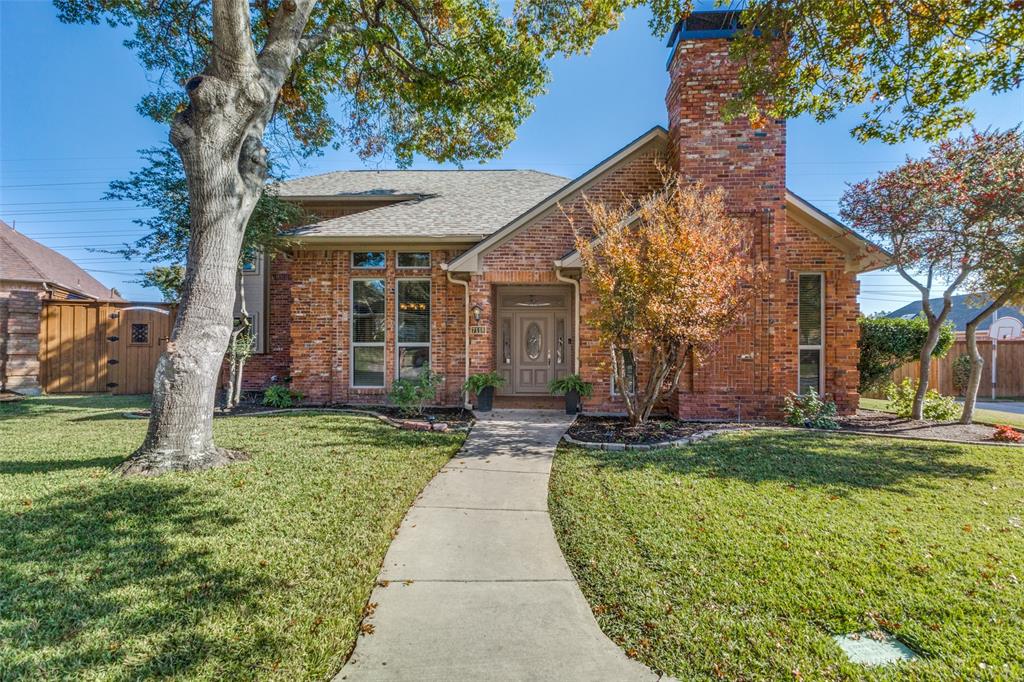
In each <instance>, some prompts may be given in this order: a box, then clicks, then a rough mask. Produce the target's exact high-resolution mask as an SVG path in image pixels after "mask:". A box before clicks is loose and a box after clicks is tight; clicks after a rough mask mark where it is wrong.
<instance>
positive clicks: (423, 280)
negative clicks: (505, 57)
mask: <svg viewBox="0 0 1024 682" xmlns="http://www.w3.org/2000/svg"><path fill="white" fill-rule="evenodd" d="M721 16H724V15H720V14H718V13H697V14H695V15H693V16H692V17H691V18H690V19H689V20H687V23H686V24H680V25H679V26H677V28H676V30H675V31H674V33H673V37H672V40H671V42H670V47H671V49H672V54H671V57H670V59H669V64H668V69H669V73H670V77H671V78H670V87H669V90H668V93H667V95H666V106H667V109H668V130H665V129H664V128H662V127H660V126H656V127H654V128H652V129H651V130H649V131H647V132H646V133H644V134H643V135H641V136H640V137H638V138H636V139H634V140H633V141H631V142H629V143H628V144H626V145H625V146H623V147H622V148H621V149H619V150H618V151H615V152H614V153H612V154H611V156H609V157H608V158H606V159H605V160H604V161H602V162H601V163H599V164H598V165H596V166H595V167H594V168H592V169H591V170H589V171H587V172H585V173H584V174H583V175H581V176H579V177H577V178H575V179H573V180H567V179H565V178H558V177H555V176H551V175H547V174H544V173H538V172H533V171H487V170H483V171H382V172H376V171H342V172H337V173H327V174H324V175H318V176H313V177H307V178H300V179H297V180H292V181H289V182H285V183H282V185H281V186H280V194H281V196H283V197H285V198H288V199H290V200H292V201H295V202H297V203H299V204H301V205H302V206H303V207H304V208H305V209H307V211H309V212H310V213H311V214H314V215H316V216H317V217H318V220H317V222H314V223H313V224H310V225H306V226H303V227H300V228H297V229H295V230H294V231H293V237H294V238H295V240H296V243H295V246H294V248H293V249H291V250H290V252H289V253H288V254H284V255H280V256H278V257H276V258H274V259H272V260H269V259H265V260H264V261H262V262H260V263H257V264H254V266H253V268H252V269H251V270H250V272H249V274H248V275H247V277H246V278H245V284H244V286H245V290H246V292H247V301H248V308H249V310H251V311H254V312H255V315H256V329H257V332H258V336H259V339H258V342H257V343H258V349H257V350H258V351H259V353H258V355H256V356H255V357H254V358H253V359H252V360H251V361H250V363H249V365H248V368H247V384H248V387H249V388H254V389H255V388H262V387H263V386H265V385H266V384H267V382H269V381H270V380H271V379H272V377H275V376H276V377H285V376H290V377H291V378H292V382H293V386H294V387H295V388H296V389H297V390H299V391H301V392H302V393H303V394H305V396H306V400H307V402H309V403H314V404H326V403H371V402H382V401H383V400H384V398H385V394H386V392H387V387H389V386H390V385H391V382H392V381H393V380H394V379H395V378H397V377H399V376H415V375H416V374H417V373H418V372H419V371H421V369H422V368H424V367H427V366H429V367H431V368H432V369H433V370H434V371H436V372H439V373H441V374H443V375H444V376H445V378H446V382H445V388H444V389H443V398H442V400H443V402H444V403H446V404H452V405H454V404H460V403H461V401H462V396H461V395H460V390H459V389H460V387H461V385H462V382H463V380H464V378H465V377H466V375H467V373H477V372H486V371H491V370H497V371H499V372H501V373H502V374H503V375H505V377H506V379H507V383H506V384H505V386H504V387H503V388H502V389H500V390H499V391H498V396H499V398H498V401H497V402H498V404H501V401H502V400H504V401H505V403H506V404H515V401H516V400H521V399H524V398H526V399H528V398H530V397H533V396H541V395H547V388H546V386H547V383H548V381H549V380H550V379H551V378H554V377H558V376H561V375H564V374H568V373H572V372H574V371H576V372H579V373H580V374H581V375H582V377H583V378H584V380H586V381H589V382H591V383H593V384H594V394H593V396H592V397H591V398H590V399H588V400H587V401H585V409H587V410H589V411H593V412H621V411H622V409H623V408H622V404H621V401H620V400H619V399H618V398H617V395H616V390H615V387H614V386H613V383H612V381H611V369H610V352H609V349H608V348H605V347H603V346H602V344H601V343H599V341H598V339H597V338H596V334H595V332H594V330H593V329H591V328H590V327H588V325H587V319H588V310H589V309H590V307H591V306H592V305H594V303H593V300H592V296H591V295H590V291H589V287H588V283H587V280H586V278H583V277H582V276H581V271H580V262H579V259H578V255H577V254H576V253H575V251H574V234H573V229H572V227H571V225H570V218H569V217H571V218H572V220H573V221H574V222H575V223H576V225H577V226H582V227H584V228H585V226H586V223H587V215H586V211H585V210H584V198H585V197H587V198H589V199H591V200H600V201H605V202H619V201H628V200H631V199H634V198H637V197H640V196H643V195H644V194H647V193H650V192H651V191H653V190H655V189H657V188H658V187H659V185H660V184H661V175H660V171H659V168H660V167H661V166H663V165H668V166H670V167H673V168H675V169H677V170H678V171H679V172H680V173H681V174H682V175H683V176H684V177H686V178H692V179H693V180H703V181H704V182H705V183H706V184H707V185H708V186H710V187H718V186H721V187H724V188H725V190H726V193H727V197H728V200H729V203H730V205H731V207H732V211H733V213H734V215H735V216H736V217H738V218H740V219H741V220H742V222H743V223H744V224H745V225H746V226H747V227H748V229H749V230H750V231H751V237H752V238H753V241H754V244H755V248H754V254H755V255H754V257H756V258H760V259H763V260H764V261H765V262H766V263H767V265H768V268H769V270H770V273H771V282H770V285H769V286H768V287H767V289H766V290H765V291H764V292H763V295H762V296H761V297H760V298H759V299H757V300H755V301H753V302H752V303H751V306H750V310H749V312H748V313H747V314H746V316H745V319H744V320H743V321H742V323H741V324H739V325H738V326H737V328H736V329H735V330H734V331H733V332H732V333H730V334H728V335H726V337H725V338H723V339H722V340H721V343H720V344H719V346H718V348H717V350H716V352H715V353H714V354H713V355H712V356H711V357H709V358H707V359H705V360H704V361H702V362H701V363H699V364H697V365H696V366H691V368H690V371H689V375H688V376H687V377H686V378H685V381H684V384H683V386H681V388H680V390H679V392H678V395H677V396H676V397H675V398H673V399H672V400H671V402H670V404H669V406H668V408H669V411H670V412H672V413H673V414H676V415H678V416H680V417H685V418H736V417H737V416H742V417H744V418H754V417H758V416H764V417H772V416H777V413H778V407H779V404H780V402H781V397H782V396H784V395H785V394H786V393H787V392H789V391H797V390H805V389H807V388H809V387H814V388H815V389H817V390H819V391H820V392H822V393H825V394H828V395H829V396H831V397H832V398H833V399H834V400H835V401H836V402H837V404H838V406H839V408H840V410H841V411H842V412H849V411H851V410H854V409H855V408H856V406H857V401H858V393H857V385H858V374H857V369H856V365H857V357H858V352H857V345H856V344H857V336H858V327H857V317H858V314H859V310H858V305H857V294H858V283H857V280H856V275H857V273H859V272H864V271H866V270H871V269H876V268H879V267H884V266H885V265H886V263H887V259H886V256H885V254H884V253H883V252H881V251H880V250H879V249H878V248H877V247H874V246H873V245H871V244H870V243H868V242H867V241H865V240H864V239H862V238H861V237H859V236H858V235H856V234H855V233H853V232H851V231H850V230H849V229H848V228H846V227H844V226H843V225H841V224H840V223H838V222H837V221H836V220H834V219H833V218H831V217H829V216H828V215H826V214H825V213H824V212H822V211H820V210H818V209H817V208H815V207H814V206H812V205H811V204H809V203H808V202H807V201H805V200H803V199H801V198H800V197H798V196H796V195H795V194H793V193H792V192H789V191H788V190H787V189H786V184H785V183H786V170H785V168H786V125H785V122H784V121H770V122H768V123H767V125H765V126H764V127H762V128H759V129H754V128H752V127H751V126H750V125H749V123H748V122H747V121H745V120H735V121H732V122H730V123H725V122H723V121H722V119H721V117H720V115H719V110H720V107H721V106H722V104H723V103H724V102H725V101H727V100H728V99H729V98H730V97H731V96H732V94H733V93H734V92H735V90H736V87H737V84H736V76H737V69H736V66H735V65H734V64H732V63H731V62H730V61H729V59H728V56H727V50H728V42H727V39H728V35H729V29H728V27H727V26H725V25H722V24H718V23H717V22H718V20H719V18H720V17H721ZM691 364H692V363H691Z"/></svg>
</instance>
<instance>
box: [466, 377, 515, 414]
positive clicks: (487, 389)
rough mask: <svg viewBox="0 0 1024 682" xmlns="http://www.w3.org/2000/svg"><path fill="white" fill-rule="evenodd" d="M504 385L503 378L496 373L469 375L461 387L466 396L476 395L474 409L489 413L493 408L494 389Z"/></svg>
mask: <svg viewBox="0 0 1024 682" xmlns="http://www.w3.org/2000/svg"><path fill="white" fill-rule="evenodd" d="M504 383H505V377H503V376H501V375H500V374H498V373H497V372H484V373H481V374H471V375H470V376H469V378H467V379H466V383H465V384H463V385H462V390H463V391H465V392H466V394H467V395H468V394H470V393H475V394H476V409H478V410H480V411H481V412H490V411H491V408H492V407H493V406H494V389H495V388H497V387H498V386H501V385H502V384H504Z"/></svg>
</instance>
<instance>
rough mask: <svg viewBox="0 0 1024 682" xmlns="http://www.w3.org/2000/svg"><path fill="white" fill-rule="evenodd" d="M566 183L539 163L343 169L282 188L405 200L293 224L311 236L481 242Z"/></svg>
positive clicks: (290, 192) (308, 195)
mask: <svg viewBox="0 0 1024 682" xmlns="http://www.w3.org/2000/svg"><path fill="white" fill-rule="evenodd" d="M566 182H568V180H567V179H566V178H562V177H558V176H556V175H550V174H548V173H541V172H539V171H532V170H437V171H338V172H335V173H325V174H323V175H314V176H311V177H306V178H297V179H295V180H289V181H286V182H282V183H280V184H279V185H278V186H277V191H278V194H279V196H281V197H282V198H285V199H293V200H301V199H317V200H322V199H341V200H350V201H366V200H367V199H379V198H394V199H397V200H398V201H397V203H388V204H386V205H384V206H380V207H377V208H370V209H369V210H362V211H360V212H358V213H352V214H350V215H345V216H341V217H338V218H329V219H326V220H322V221H320V222H317V223H314V224H312V225H305V226H303V227H298V228H295V229H293V230H291V231H289V234H290V235H291V236H293V237H296V238H301V239H302V240H303V241H318V240H325V241H328V240H329V241H333V240H338V239H346V238H348V239H353V238H356V239H384V240H394V241H409V240H410V239H419V238H423V239H430V240H445V241H462V242H467V241H468V242H476V241H479V240H481V239H483V238H484V237H486V236H487V235H489V234H491V233H492V232H494V231H496V230H498V229H499V228H501V227H502V226H503V225H505V224H507V223H508V222H509V221H510V220H512V219H514V218H515V217H516V216H518V215H520V214H522V213H523V212H524V211H526V210H527V209H528V208H530V207H531V206H533V205H534V204H536V203H537V202H538V201H540V200H541V199H543V198H544V197H546V196H548V195H549V194H551V193H552V192H554V191H555V190H556V189H558V188H559V187H562V186H563V185H565V184H566Z"/></svg>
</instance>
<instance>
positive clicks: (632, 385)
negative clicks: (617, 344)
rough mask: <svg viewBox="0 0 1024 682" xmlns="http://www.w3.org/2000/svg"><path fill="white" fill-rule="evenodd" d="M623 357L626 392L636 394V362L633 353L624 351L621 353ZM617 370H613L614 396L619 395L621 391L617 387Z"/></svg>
mask: <svg viewBox="0 0 1024 682" xmlns="http://www.w3.org/2000/svg"><path fill="white" fill-rule="evenodd" d="M620 355H621V357H622V363H623V365H624V366H623V368H622V373H623V374H624V375H625V376H626V390H627V392H629V393H636V362H635V361H634V360H633V351H630V350H624V351H622V352H621V353H620ZM615 383H616V379H615V370H614V368H613V369H612V395H618V394H619V389H618V387H617V386H616V385H615Z"/></svg>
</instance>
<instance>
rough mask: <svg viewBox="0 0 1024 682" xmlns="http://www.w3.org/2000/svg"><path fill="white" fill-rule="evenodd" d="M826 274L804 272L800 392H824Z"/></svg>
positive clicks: (802, 285)
mask: <svg viewBox="0 0 1024 682" xmlns="http://www.w3.org/2000/svg"><path fill="white" fill-rule="evenodd" d="M824 283H825V282H824V277H823V276H822V275H820V274H813V275H800V293H799V295H800V299H799V308H800V311H799V315H800V323H799V326H800V332H799V337H800V338H799V348H798V349H799V352H800V368H799V375H798V387H797V390H798V392H799V393H800V394H801V395H803V394H804V393H807V391H808V390H809V389H812V388H813V389H814V390H815V391H817V392H818V393H819V394H821V393H822V392H823V389H824V387H823V383H822V380H823V375H822V365H823V364H824V361H823V360H824V353H823V350H824V339H825V334H824V309H825V296H824Z"/></svg>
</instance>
